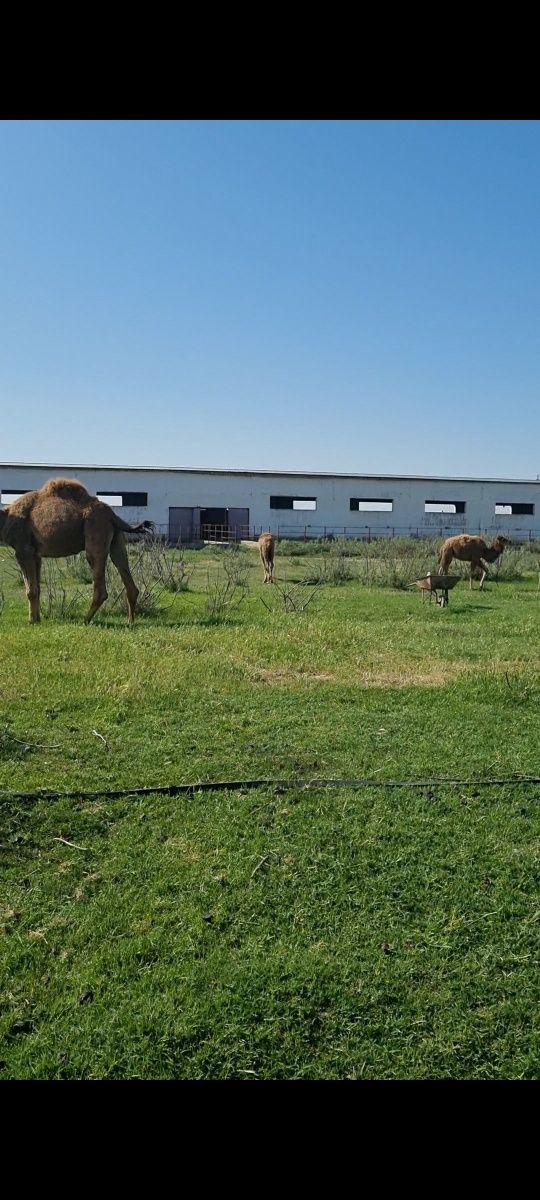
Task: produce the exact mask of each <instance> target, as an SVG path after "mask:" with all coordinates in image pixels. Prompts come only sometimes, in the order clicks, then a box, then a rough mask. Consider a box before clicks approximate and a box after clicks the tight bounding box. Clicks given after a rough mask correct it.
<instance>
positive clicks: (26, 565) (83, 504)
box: [0, 479, 153, 625]
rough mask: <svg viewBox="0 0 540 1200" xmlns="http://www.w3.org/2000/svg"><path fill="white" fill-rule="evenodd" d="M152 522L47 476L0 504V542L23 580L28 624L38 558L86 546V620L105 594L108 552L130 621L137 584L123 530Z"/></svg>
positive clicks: (35, 616) (35, 615) (33, 615)
mask: <svg viewBox="0 0 540 1200" xmlns="http://www.w3.org/2000/svg"><path fill="white" fill-rule="evenodd" d="M152 527H153V522H152V521H142V522H141V524H140V525H128V524H127V522H126V521H123V520H122V518H121V517H119V516H118V515H117V513H115V512H113V509H112V508H111V507H110V506H109V505H108V504H103V503H102V501H100V500H98V499H97V498H96V496H90V495H89V494H88V492H87V491H86V488H84V487H83V485H82V483H79V482H78V480H77V479H49V481H48V483H45V484H44V485H43V487H42V488H40V490H39V491H37V492H26V493H25V494H24V495H23V496H20V497H19V499H18V500H14V502H13V504H10V505H8V507H7V508H4V509H0V542H3V544H4V545H6V546H12V547H13V549H14V551H15V557H16V559H17V562H18V564H19V566H20V568H21V571H22V574H23V578H24V582H25V587H26V595H27V597H28V608H29V619H30V624H31V625H33V624H35V622H37V621H39V619H40V612H39V592H40V572H41V560H42V558H67V557H69V555H71V554H78V553H79V552H80V551H81V550H85V551H86V557H87V559H88V562H89V564H90V567H91V570H92V575H93V579H94V595H93V597H92V603H91V605H90V609H89V611H88V614H87V616H86V620H87V621H91V620H92V617H93V616H94V613H96V612H97V610H98V608H100V607H101V605H102V604H103V603H104V602H105V600H106V599H107V589H106V587H105V567H106V564H107V557H108V555H109V554H110V556H111V559H112V561H113V563H114V565H115V567H116V569H117V571H118V572H119V574H120V575H121V578H122V582H123V584H124V587H125V589H126V596H127V603H128V613H129V623H130V625H131V624H132V623H133V620H134V617H135V605H136V603H137V596H138V595H139V589H138V588H137V587H136V586H135V582H134V580H133V576H132V574H131V571H130V569H129V562H128V555H127V549H126V543H125V539H124V536H123V533H124V532H126V533H133V532H135V531H136V530H140V529H151V528H152Z"/></svg>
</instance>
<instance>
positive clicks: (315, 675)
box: [252, 661, 469, 688]
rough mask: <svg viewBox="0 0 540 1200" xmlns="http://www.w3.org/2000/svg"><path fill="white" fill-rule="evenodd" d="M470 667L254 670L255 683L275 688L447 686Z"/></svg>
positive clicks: (452, 664) (439, 664)
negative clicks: (321, 684) (338, 671)
mask: <svg viewBox="0 0 540 1200" xmlns="http://www.w3.org/2000/svg"><path fill="white" fill-rule="evenodd" d="M468 669H469V664H468V663H465V662H443V661H440V662H439V661H438V662H435V663H430V664H427V665H426V664H422V666H418V665H417V664H414V663H410V662H409V663H405V662H401V663H396V662H395V661H393V662H392V663H387V664H384V663H380V664H379V663H376V664H369V665H367V664H366V665H365V666H359V665H357V667H356V668H353V669H352V670H350V671H343V672H341V673H340V674H337V673H336V672H329V671H321V672H311V671H302V670H292V669H291V668H289V667H273V668H266V667H257V668H255V669H254V671H253V673H252V679H253V682H254V683H265V684H269V685H270V686H273V687H279V686H280V685H291V684H293V685H294V684H302V683H339V684H350V683H355V684H359V685H360V686H361V687H403V688H405V687H444V686H445V684H447V683H449V682H450V681H451V680H452V679H454V678H455V677H456V676H457V675H459V674H461V673H462V672H463V671H466V670H468Z"/></svg>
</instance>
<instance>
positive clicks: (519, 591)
mask: <svg viewBox="0 0 540 1200" xmlns="http://www.w3.org/2000/svg"><path fill="white" fill-rule="evenodd" d="M341 549H342V548H341ZM341 549H340V548H339V547H337V548H334V549H332V548H330V552H329V554H328V553H327V554H324V553H322V552H318V553H315V552H314V549H313V548H310V547H309V546H308V547H307V548H306V547H303V546H301V547H294V546H292V547H291V546H288V547H285V550H287V551H292V553H285V550H284V549H283V548H282V549H281V553H278V558H277V575H278V581H281V585H282V587H283V586H284V588H285V591H286V592H287V593H288V594H290V595H292V597H293V600H292V603H294V604H296V608H295V609H293V610H292V611H290V604H289V605H288V604H287V599H286V596H284V595H283V593H282V591H278V589H277V588H276V589H271V588H263V587H262V586H261V582H260V569H259V563H258V559H257V557H256V554H255V553H254V552H253V551H249V550H245V551H240V552H239V553H238V554H237V555H236V557H235V556H234V555H230V556H228V557H227V556H224V554H223V552H220V551H219V550H206V551H202V552H188V553H186V555H185V560H186V564H187V566H188V569H189V571H191V572H192V574H191V577H190V578H189V586H188V588H187V590H185V591H179V592H176V593H175V592H171V591H168V590H163V589H160V588H157V590H156V591H155V592H152V590H151V588H150V589H149V591H148V597H147V599H148V608H149V609H150V610H151V612H152V615H149V616H142V617H141V618H140V619H139V620H138V621H137V623H136V625H135V626H134V627H133V628H131V629H130V628H128V627H127V625H126V623H125V616H124V615H123V614H122V613H121V612H119V611H117V609H116V607H115V606H114V604H113V607H112V611H111V609H110V608H109V609H106V610H104V611H103V612H102V613H101V614H99V615H98V616H97V618H96V619H95V622H94V623H93V624H92V625H91V626H88V627H86V626H84V625H83V624H82V622H81V614H82V613H83V612H84V610H85V607H87V606H88V602H89V595H90V589H89V588H88V587H87V586H86V584H85V583H84V582H83V579H84V572H83V570H82V568H81V566H80V564H79V566H76V565H74V564H73V565H71V566H70V565H69V564H68V566H67V567H66V568H65V572H66V573H65V574H63V575H61V576H58V577H56V578H57V582H56V584H55V583H54V579H53V577H52V576H51V577H50V578H48V581H47V579H46V580H45V588H44V597H43V604H44V608H45V610H46V611H49V612H50V613H51V615H50V616H49V618H48V619H46V620H44V621H43V622H42V624H41V625H40V626H33V627H30V626H28V625H27V623H26V622H27V612H26V600H25V597H24V591H23V589H22V587H21V586H20V583H19V582H18V580H17V577H16V574H15V573H14V571H13V561H12V559H11V557H10V552H9V551H8V550H6V549H5V548H0V607H1V612H0V638H1V647H2V653H1V658H0V790H1V791H2V796H1V798H0V803H1V814H2V815H1V827H0V850H1V855H2V863H3V866H2V876H1V894H0V925H1V927H2V929H3V936H2V939H1V942H0V945H1V968H0V969H1V977H0V1076H2V1077H7V1078H182V1079H184V1078H185V1079H188V1078H190V1079H191V1078H193V1079H216V1078H227V1079H231V1078H235V1079H236V1078H238V1079H240V1078H244V1079H253V1078H259V1079H276V1078H286V1079H299V1078H312V1079H316V1078H350V1079H359V1078H378V1079H399V1078H405V1079H416V1078H475V1079H476V1078H478V1079H480V1078H488V1079H498V1078H522V1077H523V1078H538V1076H539V1074H540V1036H539V1035H540V1021H539V1016H538V1013H539V1006H538V1001H539V998H540V997H539V991H540V988H539V973H538V943H539V930H540V907H539V902H538V882H539V862H540V853H539V848H540V842H539V834H540V816H539V806H538V798H539V794H540V788H539V787H538V786H534V785H533V786H531V785H526V784H523V783H516V782H513V783H511V784H507V785H505V786H495V785H490V786H482V785H480V783H475V780H480V779H481V778H485V777H490V778H492V777H500V776H508V775H513V774H516V773H518V774H534V775H540V755H539V750H538V741H539V732H540V728H539V726H540V718H539V713H540V673H539V665H540V639H539V621H540V597H539V593H538V587H537V585H538V554H537V552H536V551H534V549H533V550H531V551H525V550H524V551H516V552H515V557H514V560H512V558H511V557H509V556H508V555H505V556H504V559H503V560H502V563H503V564H506V565H505V566H504V567H503V565H501V570H500V572H499V578H498V579H497V580H494V581H492V582H490V583H488V585H487V590H486V591H485V592H484V593H480V592H479V591H478V588H476V589H473V591H472V592H471V591H470V590H469V586H468V583H465V582H464V583H462V584H460V585H459V586H458V587H457V588H456V589H455V590H454V591H453V592H452V594H451V599H450V606H449V608H448V609H445V610H441V609H439V608H438V607H436V606H435V605H434V604H428V603H427V602H426V603H422V601H421V598H420V596H419V594H418V593H417V592H416V591H412V590H410V589H408V588H407V587H406V586H405V584H406V583H407V581H408V574H407V572H408V571H409V574H410V572H411V571H412V577H415V573H418V574H423V573H425V570H427V569H430V568H431V570H434V569H435V568H434V561H433V547H429V546H423V547H422V546H421V547H418V545H416V546H415V547H414V548H411V547H409V548H407V547H399V546H397V545H396V546H395V547H394V548H393V549H388V548H386V549H384V548H383V549H379V550H377V548H369V549H366V548H364V549H362V548H357V549H358V557H354V558H350V559H349V558H346V557H344V555H343V554H342V553H341ZM319 551H320V548H319ZM133 553H134V554H135V555H136V553H137V550H136V548H134V551H133ZM411 555H413V556H416V557H415V558H414V557H413V560H412V565H411ZM177 557H178V556H177ZM172 561H173V562H174V561H175V560H174V556H173V559H172ZM325 563H326V564H327V565H326V566H324V564H325ZM336 563H337V566H336ZM340 563H341V567H340V569H338V568H339V564H340ZM408 563H409V567H410V570H409V567H408V566H407V564H408ZM328 564H330V565H329V566H328ZM323 567H324V573H323V574H321V571H322V568H323ZM225 568H226V570H225ZM62 570H63V568H62ZM227 572H228V573H229V576H228V577H229V578H230V577H231V576H232V577H233V582H234V579H236V583H237V585H238V583H239V582H240V584H242V579H243V580H244V583H243V588H242V586H240V587H239V586H237V588H236V590H235V591H234V593H233V592H232V590H231V589H229V599H231V604H230V605H229V607H227V604H226V601H227V596H226V594H225V588H226V585H227ZM347 574H351V575H352V576H353V577H352V578H350V579H347V578H346V576H347ZM340 577H342V578H343V582H342V583H341V585H340V586H337V585H336V582H335V581H336V580H339V578H340ZM58 579H60V583H59V582H58ZM306 579H311V580H316V579H319V580H322V581H321V582H319V583H318V584H317V585H315V584H311V583H302V582H301V581H302V580H306ZM389 584H393V585H394V586H388V585H389ZM384 585H387V586H384ZM109 590H110V591H112V589H109ZM243 591H245V593H246V594H245V595H244V598H243V599H241V597H242V594H243ZM113 599H114V597H113ZM240 600H241V602H240ZM263 601H265V603H263ZM265 604H266V605H268V607H266V606H265ZM306 604H307V607H304V608H303V611H301V609H302V606H303V605H306ZM220 605H221V607H220ZM440 776H450V777H456V776H459V777H460V778H464V779H466V780H468V781H469V782H467V783H465V784H464V785H463V786H462V787H448V786H444V785H436V784H426V786H425V787H424V788H421V789H414V788H400V789H395V790H389V789H384V788H374V787H371V788H369V787H367V788H353V787H350V788H341V789H335V790H331V789H324V788H322V787H308V788H301V787H298V788H296V789H293V790H283V789H279V788H276V787H272V786H267V787H264V788H259V789H256V790H247V789H244V790H242V789H240V790H225V791H220V792H217V791H210V792H196V793H195V794H193V795H183V796H177V797H164V796H147V797H143V798H141V797H138V798H136V797H133V796H131V797H127V798H123V799H117V800H111V799H108V798H107V797H106V796H105V795H104V793H105V792H106V791H107V790H108V789H111V788H135V787H141V786H153V785H160V784H169V783H178V782H183V781H186V782H189V783H193V782H198V781H207V780H210V781H217V780H249V779H254V778H268V779H313V778H329V777H339V778H345V779H351V778H364V777H368V778H370V779H374V780H378V781H383V780H392V779H413V778H418V777H422V778H424V777H425V778H426V779H432V778H434V777H440ZM81 788H83V789H85V790H88V791H93V792H96V793H98V794H99V796H98V798H97V799H94V800H84V799H80V798H79V799H77V798H63V799H59V800H46V799H43V798H41V799H40V798H33V799H20V798H17V797H16V796H15V793H18V792H29V793H35V792H36V790H37V791H39V790H40V789H49V790H55V791H56V790H58V791H65V792H68V791H69V790H70V789H79V790H80V789H81Z"/></svg>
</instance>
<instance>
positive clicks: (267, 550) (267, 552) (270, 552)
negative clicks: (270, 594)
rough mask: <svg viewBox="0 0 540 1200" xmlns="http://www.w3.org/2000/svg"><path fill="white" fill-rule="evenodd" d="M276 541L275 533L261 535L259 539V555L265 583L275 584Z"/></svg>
mask: <svg viewBox="0 0 540 1200" xmlns="http://www.w3.org/2000/svg"><path fill="white" fill-rule="evenodd" d="M275 549H276V539H275V537H274V535H273V533H261V536H260V538H259V554H260V556H261V562H262V565H263V569H264V578H263V583H273V582H274V553H275Z"/></svg>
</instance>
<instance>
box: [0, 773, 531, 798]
mask: <svg viewBox="0 0 540 1200" xmlns="http://www.w3.org/2000/svg"><path fill="white" fill-rule="evenodd" d="M539 784H540V775H502V776H498V777H492V776H477V777H472V778H465V779H450V778H445V777H444V776H442V777H441V776H430V777H427V778H422V779H369V778H365V779H218V780H211V781H210V780H206V781H199V782H198V783H166V784H156V785H155V786H153V787H152V786H151V787H127V788H112V789H111V788H102V789H100V790H99V791H95V792H86V791H83V790H82V789H79V788H72V789H69V790H68V791H64V792H55V791H47V790H46V789H43V790H40V791H36V792H12V791H7V790H6V789H3V790H0V801H1V800H2V799H4V800H7V799H9V800H21V801H25V800H28V801H30V800H121V799H126V798H128V797H131V796H133V797H137V796H182V795H188V796H193V795H195V794H196V793H197V792H242V791H252V790H254V789H256V788H270V789H274V790H275V791H281V792H283V791H317V790H321V789H324V788H349V789H351V791H357V790H359V789H361V788H362V789H366V790H368V789H371V788H379V789H384V788H388V789H392V788H414V789H417V790H423V791H429V790H432V789H433V788H445V787H450V788H460V787H465V788H466V787H471V788H478V787H512V786H514V787H517V786H519V787H522V786H527V787H530V786H534V785H539Z"/></svg>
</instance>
